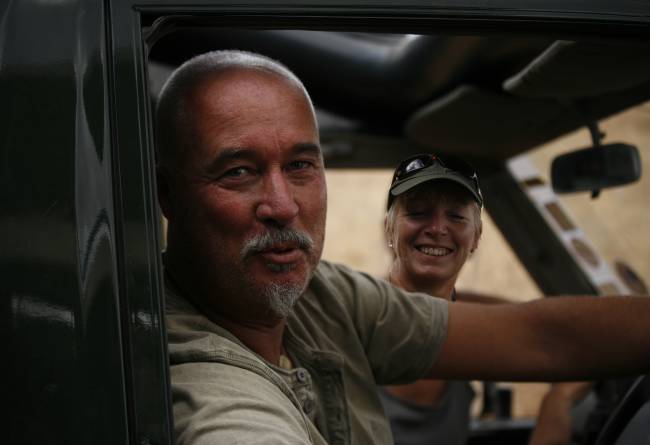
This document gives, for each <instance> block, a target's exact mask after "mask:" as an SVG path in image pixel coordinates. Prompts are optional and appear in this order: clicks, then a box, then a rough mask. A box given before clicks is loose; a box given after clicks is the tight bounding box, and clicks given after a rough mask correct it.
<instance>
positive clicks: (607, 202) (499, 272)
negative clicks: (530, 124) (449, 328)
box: [324, 103, 650, 417]
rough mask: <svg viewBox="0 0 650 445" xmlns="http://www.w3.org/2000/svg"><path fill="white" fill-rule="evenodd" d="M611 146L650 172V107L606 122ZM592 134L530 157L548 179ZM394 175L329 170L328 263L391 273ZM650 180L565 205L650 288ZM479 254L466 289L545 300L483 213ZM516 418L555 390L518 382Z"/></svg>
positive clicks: (602, 248) (606, 251) (468, 269)
mask: <svg viewBox="0 0 650 445" xmlns="http://www.w3.org/2000/svg"><path fill="white" fill-rule="evenodd" d="M601 129H602V130H603V131H604V132H605V133H606V134H607V136H606V137H605V140H604V142H605V143H607V142H627V143H633V144H635V145H637V147H638V148H639V150H640V152H641V156H642V161H643V170H644V171H645V172H650V104H649V103H646V104H644V105H642V106H640V107H637V108H635V109H633V110H631V111H628V112H625V113H622V114H620V115H616V116H614V117H611V118H609V119H607V120H606V121H604V122H602V123H601ZM590 142H591V141H590V138H589V133H588V132H587V130H580V131H577V132H575V133H572V134H571V135H569V136H567V137H564V138H561V139H559V140H556V141H553V142H552V143H550V144H547V145H545V146H543V147H540V148H539V149H536V150H535V151H533V152H532V153H530V154H529V157H530V159H531V160H532V161H533V162H534V164H535V165H536V166H537V168H538V169H539V170H540V174H541V175H542V176H546V177H548V166H549V165H550V160H551V159H552V157H553V156H555V155H556V154H558V153H561V152H565V151H569V150H571V149H576V148H581V147H586V146H588V145H590ZM391 174H392V172H391V171H387V170H372V171H367V170H365V171H351V170H333V171H328V173H327V180H328V192H329V205H328V220H327V233H326V244H325V251H324V258H326V259H329V260H332V261H338V262H342V263H345V264H347V265H350V266H352V267H354V268H356V269H359V270H363V271H366V272H368V273H371V274H374V275H376V276H384V274H385V273H386V271H387V269H388V265H389V262H390V256H389V252H388V249H387V247H386V242H385V240H384V235H383V229H382V227H383V216H384V210H385V205H386V191H387V190H388V186H389V183H390V178H391ZM648 196H650V178H649V177H648V175H646V176H645V177H642V179H641V181H639V182H637V183H635V184H633V185H630V186H626V187H621V188H617V189H612V190H606V191H604V192H603V193H602V195H601V197H599V198H598V199H597V200H591V199H590V198H589V196H588V194H579V195H574V196H569V197H566V198H564V197H563V198H562V203H563V204H564V205H565V206H566V207H567V209H568V211H569V212H570V213H571V215H573V216H574V219H575V220H576V221H577V222H578V224H579V226H580V228H581V229H582V230H583V231H584V232H585V233H586V234H587V236H588V237H589V239H590V240H591V241H592V242H593V243H594V245H595V246H596V247H597V248H598V249H599V252H600V254H601V255H603V256H604V257H605V258H606V259H607V260H608V261H610V262H612V263H613V262H615V261H617V260H620V259H624V260H625V261H626V262H627V263H628V264H630V265H632V267H633V268H634V270H635V271H636V273H637V274H638V275H639V276H640V277H641V278H642V279H643V280H645V282H646V283H650V236H648V233H649V232H648V227H650V211H649V210H648ZM483 218H484V222H483V227H484V229H483V236H482V240H481V244H480V246H479V249H478V250H477V251H476V253H475V254H474V255H473V257H472V258H471V259H470V261H469V262H468V264H467V265H466V266H465V268H464V270H463V272H462V273H461V277H460V279H459V284H458V287H459V288H465V289H472V290H476V291H482V292H488V293H493V294H496V295H502V296H505V297H508V298H510V299H512V300H518V301H526V300H530V299H535V298H540V297H542V295H541V293H540V291H539V289H538V288H537V287H536V285H535V284H534V283H533V282H532V280H531V279H530V277H529V276H528V275H527V273H526V272H525V270H524V269H523V267H522V266H521V264H520V263H519V261H518V260H517V258H516V257H515V256H514V254H513V253H512V251H511V249H510V248H509V246H508V245H507V244H506V242H505V240H504V239H503V237H502V235H501V234H500V232H499V231H498V230H497V229H496V228H495V226H494V224H493V223H492V221H491V219H490V217H489V215H487V214H484V217H483ZM511 386H512V388H513V391H514V393H513V394H514V395H513V414H514V415H515V416H517V417H530V416H535V415H536V414H537V411H538V407H539V403H540V400H541V397H542V396H543V394H544V393H545V392H546V391H547V388H548V385H547V384H544V383H528V384H522V383H514V384H512V385H511Z"/></svg>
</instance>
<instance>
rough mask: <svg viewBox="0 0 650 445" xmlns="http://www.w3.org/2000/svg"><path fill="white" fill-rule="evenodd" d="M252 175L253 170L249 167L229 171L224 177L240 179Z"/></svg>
mask: <svg viewBox="0 0 650 445" xmlns="http://www.w3.org/2000/svg"><path fill="white" fill-rule="evenodd" d="M249 174H252V170H251V169H250V168H248V167H235V168H231V169H230V170H227V171H226V172H225V173H224V174H223V175H222V177H223V178H240V177H242V176H246V175H249Z"/></svg>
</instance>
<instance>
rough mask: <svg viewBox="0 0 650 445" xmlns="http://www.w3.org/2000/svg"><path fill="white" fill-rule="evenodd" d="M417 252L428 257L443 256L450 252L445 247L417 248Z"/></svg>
mask: <svg viewBox="0 0 650 445" xmlns="http://www.w3.org/2000/svg"><path fill="white" fill-rule="evenodd" d="M418 250H419V251H420V252H422V253H423V254H425V255H430V256H444V255H447V254H448V253H449V252H451V250H450V249H447V248H446V247H418Z"/></svg>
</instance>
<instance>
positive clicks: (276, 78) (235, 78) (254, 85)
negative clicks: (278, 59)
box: [193, 67, 307, 100]
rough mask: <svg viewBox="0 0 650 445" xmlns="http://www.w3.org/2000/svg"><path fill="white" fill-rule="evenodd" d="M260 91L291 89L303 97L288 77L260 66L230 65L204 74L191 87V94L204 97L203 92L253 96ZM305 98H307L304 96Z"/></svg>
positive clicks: (284, 91)
mask: <svg viewBox="0 0 650 445" xmlns="http://www.w3.org/2000/svg"><path fill="white" fill-rule="evenodd" d="M260 91H265V92H268V91H274V92H280V91H281V92H283V93H286V92H288V91H292V92H293V93H294V94H295V93H299V94H300V95H301V96H303V97H304V94H303V93H302V91H301V89H300V87H299V86H298V85H297V84H296V83H295V82H293V81H291V80H290V79H288V78H286V77H283V76H281V75H280V74H278V73H274V72H271V71H268V70H264V69H261V68H250V67H230V68H227V69H221V70H218V71H214V72H213V73H210V74H207V75H205V77H203V79H201V81H200V82H198V83H197V85H196V87H195V88H194V89H193V95H195V96H196V95H198V96H199V97H204V95H205V93H206V92H208V93H211V94H215V95H217V97H218V96H219V95H226V94H232V93H237V94H240V95H242V96H255V95H258V94H259V92H260ZM305 100H307V98H306V97H305Z"/></svg>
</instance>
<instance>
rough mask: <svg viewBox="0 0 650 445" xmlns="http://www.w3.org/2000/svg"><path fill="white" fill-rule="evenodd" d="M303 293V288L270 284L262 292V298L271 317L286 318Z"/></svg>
mask: <svg viewBox="0 0 650 445" xmlns="http://www.w3.org/2000/svg"><path fill="white" fill-rule="evenodd" d="M303 292H304V287H303V286H299V285H295V284H277V283H270V284H268V285H267V286H265V288H264V290H263V291H262V298H264V300H265V301H266V307H267V308H268V309H269V311H270V312H271V313H272V314H273V315H275V316H276V317H279V318H286V317H288V316H289V314H290V313H291V311H292V309H293V306H294V304H296V301H298V298H300V295H302V293H303Z"/></svg>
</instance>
